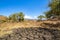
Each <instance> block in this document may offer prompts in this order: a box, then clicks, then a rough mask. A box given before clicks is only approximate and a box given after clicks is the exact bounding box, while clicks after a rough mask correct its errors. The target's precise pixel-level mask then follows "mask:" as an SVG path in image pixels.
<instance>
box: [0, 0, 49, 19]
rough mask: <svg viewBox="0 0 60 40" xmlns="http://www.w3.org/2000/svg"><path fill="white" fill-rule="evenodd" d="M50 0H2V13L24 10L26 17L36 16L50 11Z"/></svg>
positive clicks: (7, 14)
mask: <svg viewBox="0 0 60 40" xmlns="http://www.w3.org/2000/svg"><path fill="white" fill-rule="evenodd" d="M48 3H49V0H0V15H5V16H9V15H10V14H13V13H17V12H23V13H24V14H25V18H36V17H37V16H38V15H43V13H44V12H46V11H48V10H49V8H48Z"/></svg>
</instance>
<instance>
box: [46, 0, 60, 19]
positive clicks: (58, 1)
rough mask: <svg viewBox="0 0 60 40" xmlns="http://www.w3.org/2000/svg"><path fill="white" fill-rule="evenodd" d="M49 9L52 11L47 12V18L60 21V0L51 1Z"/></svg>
mask: <svg viewBox="0 0 60 40" xmlns="http://www.w3.org/2000/svg"><path fill="white" fill-rule="evenodd" d="M49 7H50V8H51V10H49V11H48V12H46V14H45V15H46V17H47V18H58V19H60V0H51V2H50V4H49Z"/></svg>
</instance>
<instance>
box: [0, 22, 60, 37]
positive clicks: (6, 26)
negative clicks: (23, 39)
mask: <svg viewBox="0 0 60 40" xmlns="http://www.w3.org/2000/svg"><path fill="white" fill-rule="evenodd" d="M59 22H60V21H59ZM43 23H56V22H55V21H40V22H36V21H35V22H34V21H24V22H18V23H17V22H14V23H12V22H9V23H7V22H5V23H2V24H0V36H2V35H5V34H10V33H12V29H15V28H30V27H41V28H50V27H48V26H45V25H44V24H43ZM41 25H44V27H43V26H41ZM56 29H59V30H60V28H56Z"/></svg>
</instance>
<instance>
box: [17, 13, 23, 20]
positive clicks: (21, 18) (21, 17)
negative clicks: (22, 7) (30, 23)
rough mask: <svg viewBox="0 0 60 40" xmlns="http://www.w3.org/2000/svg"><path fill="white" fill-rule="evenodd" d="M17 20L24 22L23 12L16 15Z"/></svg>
mask: <svg viewBox="0 0 60 40" xmlns="http://www.w3.org/2000/svg"><path fill="white" fill-rule="evenodd" d="M18 19H19V21H24V14H23V12H20V13H18Z"/></svg>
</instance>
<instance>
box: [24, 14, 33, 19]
mask: <svg viewBox="0 0 60 40" xmlns="http://www.w3.org/2000/svg"><path fill="white" fill-rule="evenodd" d="M24 18H26V19H33V17H31V16H28V15H26V16H25V17H24Z"/></svg>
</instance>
